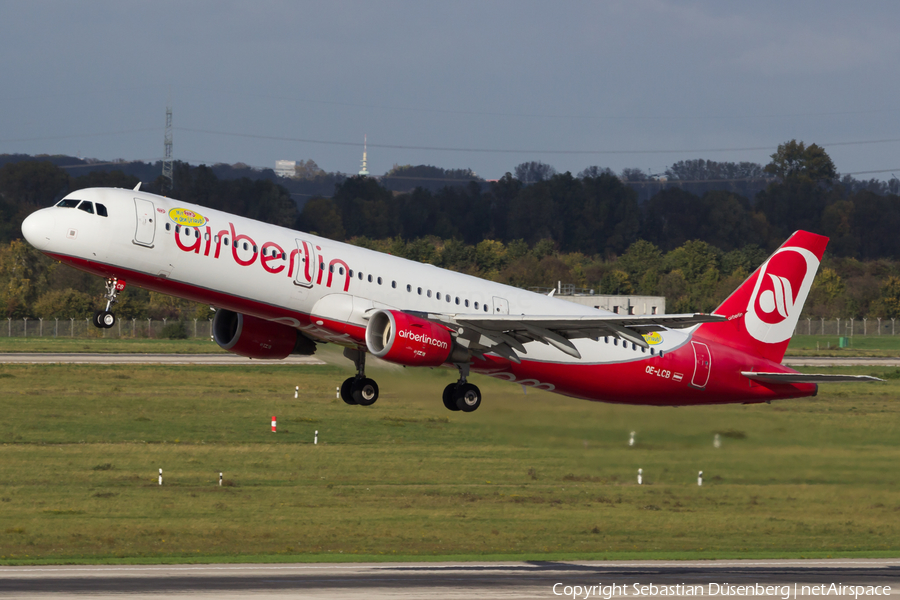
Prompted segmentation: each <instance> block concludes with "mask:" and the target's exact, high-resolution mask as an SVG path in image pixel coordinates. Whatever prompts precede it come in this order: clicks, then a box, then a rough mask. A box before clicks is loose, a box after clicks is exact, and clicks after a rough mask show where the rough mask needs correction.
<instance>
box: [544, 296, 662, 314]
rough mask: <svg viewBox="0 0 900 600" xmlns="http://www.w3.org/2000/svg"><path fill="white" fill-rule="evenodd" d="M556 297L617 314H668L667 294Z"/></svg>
mask: <svg viewBox="0 0 900 600" xmlns="http://www.w3.org/2000/svg"><path fill="white" fill-rule="evenodd" d="M554 298H559V299H560V300H567V301H569V302H574V303H575V304H581V305H583V306H593V307H594V308H599V309H602V310H608V311H609V312H613V313H616V314H617V315H664V314H666V298H665V296H601V295H599V294H596V295H593V296H592V295H590V294H578V295H575V296H564V295H560V294H556V295H554Z"/></svg>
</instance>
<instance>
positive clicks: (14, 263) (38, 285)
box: [0, 240, 54, 319]
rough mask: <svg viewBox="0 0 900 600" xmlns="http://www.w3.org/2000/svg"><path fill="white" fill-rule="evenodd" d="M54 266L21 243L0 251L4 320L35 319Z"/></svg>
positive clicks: (2, 248)
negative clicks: (40, 299) (38, 299)
mask: <svg viewBox="0 0 900 600" xmlns="http://www.w3.org/2000/svg"><path fill="white" fill-rule="evenodd" d="M53 268H54V264H53V263H52V262H50V261H49V259H47V258H46V257H45V256H44V255H43V254H41V253H40V252H39V251H38V250H36V249H34V248H32V247H31V245H30V244H28V243H26V242H23V241H21V240H15V241H13V242H10V243H9V245H7V246H2V247H0V311H2V312H3V314H4V316H6V317H7V318H10V317H11V318H14V319H17V318H21V317H31V316H34V302H35V300H36V299H37V298H38V296H40V295H41V294H42V293H43V292H44V291H45V290H46V288H47V280H48V277H49V274H50V272H51V271H52V270H53Z"/></svg>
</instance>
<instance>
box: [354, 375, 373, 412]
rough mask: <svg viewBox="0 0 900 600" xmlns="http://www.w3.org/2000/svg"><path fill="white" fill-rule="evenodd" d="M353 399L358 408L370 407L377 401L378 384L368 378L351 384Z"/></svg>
mask: <svg viewBox="0 0 900 600" xmlns="http://www.w3.org/2000/svg"><path fill="white" fill-rule="evenodd" d="M353 399H354V400H355V401H356V403H357V404H359V405H360V406H371V405H372V404H375V401H376V400H378V384H377V383H375V381H374V380H372V379H369V378H368V377H366V378H363V379H357V380H356V381H354V383H353Z"/></svg>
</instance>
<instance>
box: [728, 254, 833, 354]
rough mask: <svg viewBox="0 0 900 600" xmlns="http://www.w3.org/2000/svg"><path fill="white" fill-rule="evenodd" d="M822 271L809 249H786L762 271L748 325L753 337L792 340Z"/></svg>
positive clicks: (772, 341)
mask: <svg viewBox="0 0 900 600" xmlns="http://www.w3.org/2000/svg"><path fill="white" fill-rule="evenodd" d="M818 268H819V260H818V259H817V258H816V256H815V255H814V254H813V253H812V252H810V251H809V250H806V249H805V248H782V249H781V250H779V251H778V252H776V253H775V254H773V255H772V257H771V258H770V259H769V260H768V261H766V263H765V264H763V266H762V267H760V269H759V275H758V276H757V279H756V286H755V287H754V288H753V295H752V296H750V303H749V306H747V313H746V314H745V315H744V323H745V324H746V326H747V332H748V333H750V335H751V336H753V338H755V339H757V340H759V341H760V342H764V343H767V344H777V343H779V342H783V341H784V340H786V339H788V338H790V337H791V334H793V332H794V327H795V326H796V325H797V318H798V317H799V316H800V311H801V310H803V303H804V302H805V301H806V296H807V294H809V288H810V286H811V285H812V282H813V279H814V278H815V276H816V270H817V269H818Z"/></svg>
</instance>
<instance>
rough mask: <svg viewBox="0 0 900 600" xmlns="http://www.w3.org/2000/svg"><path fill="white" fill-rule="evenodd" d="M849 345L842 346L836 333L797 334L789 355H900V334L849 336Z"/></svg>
mask: <svg viewBox="0 0 900 600" xmlns="http://www.w3.org/2000/svg"><path fill="white" fill-rule="evenodd" d="M847 341H848V343H849V347H847V348H840V347H839V346H840V343H839V338H838V336H836V335H834V336H831V335H795V336H794V337H792V338H791V345H790V346H788V350H787V355H788V356H900V335H897V336H892V335H869V336H861V335H858V336H854V337H851V338H847Z"/></svg>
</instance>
